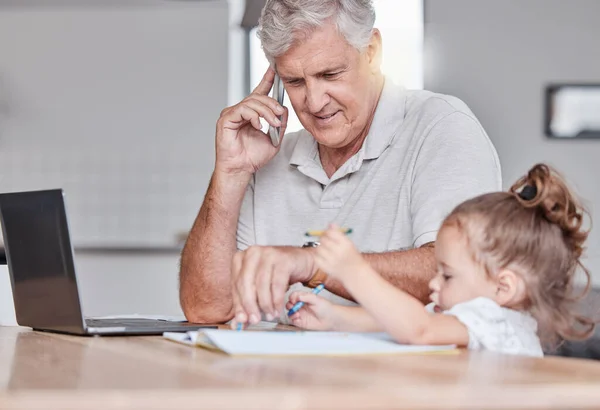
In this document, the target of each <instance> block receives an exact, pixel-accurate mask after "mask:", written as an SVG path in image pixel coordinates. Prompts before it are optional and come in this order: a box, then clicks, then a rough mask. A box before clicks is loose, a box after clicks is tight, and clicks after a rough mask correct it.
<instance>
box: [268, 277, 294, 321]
mask: <svg viewBox="0 0 600 410" xmlns="http://www.w3.org/2000/svg"><path fill="white" fill-rule="evenodd" d="M289 285H290V276H289V274H284V272H273V275H272V277H271V295H272V298H273V308H274V311H273V314H274V315H275V317H279V314H280V312H281V311H282V310H283V304H284V302H285V292H287V290H288V287H289Z"/></svg>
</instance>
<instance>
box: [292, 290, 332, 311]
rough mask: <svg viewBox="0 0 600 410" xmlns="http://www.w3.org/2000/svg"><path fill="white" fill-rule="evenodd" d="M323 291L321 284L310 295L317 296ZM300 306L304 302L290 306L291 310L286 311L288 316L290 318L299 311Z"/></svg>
mask: <svg viewBox="0 0 600 410" xmlns="http://www.w3.org/2000/svg"><path fill="white" fill-rule="evenodd" d="M323 289H325V285H323V284H322V283H321V284H320V285H319V286H317V287H316V288H314V289H313V290H312V293H313V294H315V295H318V294H319V292H320V291H322V290H323ZM302 306H304V302H298V303H296V304H295V305H294V306H292V308H291V309H290V310H288V316H292V315H293V314H294V313H296V312H297V311H299V310H300V309H301V308H302Z"/></svg>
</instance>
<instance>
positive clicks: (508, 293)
mask: <svg viewBox="0 0 600 410" xmlns="http://www.w3.org/2000/svg"><path fill="white" fill-rule="evenodd" d="M496 286H497V287H496V302H497V303H498V304H499V305H500V306H513V305H517V304H519V303H521V302H522V300H523V298H524V297H525V283H524V282H523V279H522V278H521V276H519V275H517V274H516V273H515V272H513V271H512V270H510V269H503V270H501V271H500V272H498V274H497V275H496Z"/></svg>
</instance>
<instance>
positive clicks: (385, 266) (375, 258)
mask: <svg viewBox="0 0 600 410" xmlns="http://www.w3.org/2000/svg"><path fill="white" fill-rule="evenodd" d="M363 256H364V258H365V259H366V260H367V261H368V262H369V264H370V265H371V266H372V267H373V269H374V270H375V271H376V272H377V273H379V275H381V276H382V277H383V278H384V279H386V280H387V281H388V282H390V283H391V284H392V285H394V286H395V287H397V288H399V289H402V290H404V291H405V292H407V293H409V294H411V295H413V296H414V297H416V298H417V299H419V300H420V301H421V302H423V303H426V302H427V301H428V297H429V281H430V280H431V278H433V276H434V275H435V271H436V264H435V250H434V246H433V243H431V244H426V245H424V246H422V247H420V248H416V249H410V250H406V251H392V252H385V253H366V254H363ZM325 287H326V288H327V290H329V291H330V292H333V293H335V294H337V295H339V296H341V297H343V298H346V299H349V300H354V298H353V297H352V296H351V295H350V293H349V292H348V291H347V290H346V289H345V288H344V287H343V286H342V285H341V284H340V282H339V281H337V280H335V279H333V278H330V277H328V278H327V279H326V280H325Z"/></svg>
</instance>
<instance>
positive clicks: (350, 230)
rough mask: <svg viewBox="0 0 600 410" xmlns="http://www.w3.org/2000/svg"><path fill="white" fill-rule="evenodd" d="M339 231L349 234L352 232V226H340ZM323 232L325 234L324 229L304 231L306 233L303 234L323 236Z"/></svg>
mask: <svg viewBox="0 0 600 410" xmlns="http://www.w3.org/2000/svg"><path fill="white" fill-rule="evenodd" d="M340 231H341V232H342V233H345V234H346V235H348V234H351V233H352V228H340ZM323 234H325V231H315V230H313V231H306V233H305V234H304V235H305V236H323Z"/></svg>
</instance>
